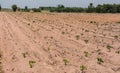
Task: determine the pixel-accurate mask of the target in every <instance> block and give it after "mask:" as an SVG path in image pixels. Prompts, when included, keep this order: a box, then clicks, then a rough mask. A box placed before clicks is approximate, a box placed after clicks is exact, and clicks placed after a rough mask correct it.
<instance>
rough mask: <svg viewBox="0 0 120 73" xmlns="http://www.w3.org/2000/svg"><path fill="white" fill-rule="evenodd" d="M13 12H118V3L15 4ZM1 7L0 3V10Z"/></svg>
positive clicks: (119, 10) (119, 7) (119, 9)
mask: <svg viewBox="0 0 120 73" xmlns="http://www.w3.org/2000/svg"><path fill="white" fill-rule="evenodd" d="M11 8H12V10H13V11H14V12H16V11H22V12H29V11H30V10H32V11H33V12H41V11H42V10H47V11H50V12H86V13H120V4H102V5H101V4H98V5H97V6H96V7H95V6H94V5H93V3H90V4H89V5H88V7H87V8H82V7H65V6H64V5H58V6H57V7H39V8H28V7H27V6H25V8H20V7H17V5H16V4H14V5H12V6H11ZM1 9H2V7H1V5H0V11H1Z"/></svg>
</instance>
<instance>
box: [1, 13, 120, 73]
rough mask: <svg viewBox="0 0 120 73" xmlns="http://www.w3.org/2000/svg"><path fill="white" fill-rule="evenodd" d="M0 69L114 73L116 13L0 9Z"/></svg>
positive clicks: (119, 69)
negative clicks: (23, 11)
mask: <svg viewBox="0 0 120 73" xmlns="http://www.w3.org/2000/svg"><path fill="white" fill-rule="evenodd" d="M0 73H120V14H95V13H93V14H89V13H88V14H87V13H27V12H26V13H20V12H16V13H13V12H0Z"/></svg>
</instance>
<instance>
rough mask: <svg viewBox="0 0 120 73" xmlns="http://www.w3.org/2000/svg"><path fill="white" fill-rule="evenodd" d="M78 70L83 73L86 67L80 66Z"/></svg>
mask: <svg viewBox="0 0 120 73" xmlns="http://www.w3.org/2000/svg"><path fill="white" fill-rule="evenodd" d="M80 70H81V71H82V73H85V70H87V67H86V66H84V65H82V66H80Z"/></svg>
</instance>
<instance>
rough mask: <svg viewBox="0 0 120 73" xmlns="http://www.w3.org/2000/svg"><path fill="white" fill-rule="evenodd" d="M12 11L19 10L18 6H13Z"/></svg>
mask: <svg viewBox="0 0 120 73" xmlns="http://www.w3.org/2000/svg"><path fill="white" fill-rule="evenodd" d="M12 10H13V11H14V12H16V10H17V5H16V4H13V5H12Z"/></svg>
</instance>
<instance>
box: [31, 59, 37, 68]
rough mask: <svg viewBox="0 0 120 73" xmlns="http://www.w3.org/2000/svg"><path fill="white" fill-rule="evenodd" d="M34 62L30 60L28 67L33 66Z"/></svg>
mask: <svg viewBox="0 0 120 73" xmlns="http://www.w3.org/2000/svg"><path fill="white" fill-rule="evenodd" d="M34 63H36V62H35V61H32V60H30V61H29V66H30V68H33V65H34Z"/></svg>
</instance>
